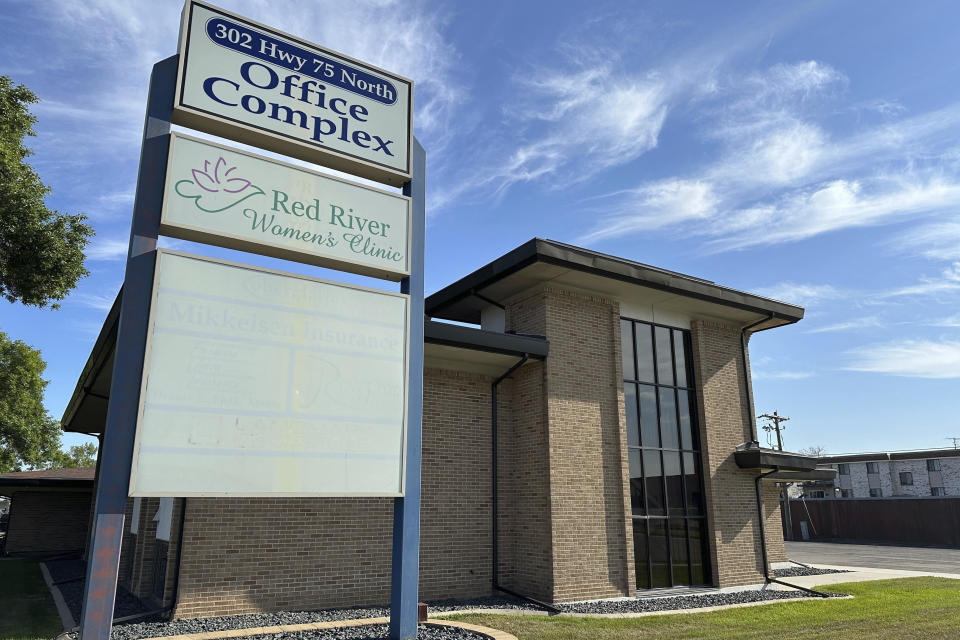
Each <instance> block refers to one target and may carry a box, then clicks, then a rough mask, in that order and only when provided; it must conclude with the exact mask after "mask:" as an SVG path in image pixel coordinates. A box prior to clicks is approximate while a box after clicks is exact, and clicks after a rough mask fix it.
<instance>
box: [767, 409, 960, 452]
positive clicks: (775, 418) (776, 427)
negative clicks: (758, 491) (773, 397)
mask: <svg viewBox="0 0 960 640" xmlns="http://www.w3.org/2000/svg"><path fill="white" fill-rule="evenodd" d="M760 417H761V418H766V419H767V420H769V421H770V422H772V423H773V424H765V425H763V427H761V428H762V429H763V430H764V431H766V432H767V433H769V432H771V431H776V432H777V449H779V450H780V451H783V437H782V436H781V435H780V432H781V431H783V430H784V429H786V427H783V426H780V423H781V422H786V421H787V420H789V419H790V418H788V417H787V416H781V415H780V414H778V413H777V412H776V411H774V412H773V413H772V414H770V413H765V414H763V415H762V416H760ZM958 440H960V438H958Z"/></svg>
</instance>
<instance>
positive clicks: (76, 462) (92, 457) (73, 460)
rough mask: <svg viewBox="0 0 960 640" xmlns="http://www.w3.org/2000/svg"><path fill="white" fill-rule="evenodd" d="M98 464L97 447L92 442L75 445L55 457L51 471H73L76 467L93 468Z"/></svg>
mask: <svg viewBox="0 0 960 640" xmlns="http://www.w3.org/2000/svg"><path fill="white" fill-rule="evenodd" d="M95 464H97V445H95V444H94V443H92V442H85V443H83V444H75V445H73V446H72V447H70V449H68V450H67V451H60V452H58V455H56V456H55V458H54V460H53V464H52V465H51V467H50V468H51V469H72V468H74V467H92V466H93V465H95Z"/></svg>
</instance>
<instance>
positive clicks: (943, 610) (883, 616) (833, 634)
mask: <svg viewBox="0 0 960 640" xmlns="http://www.w3.org/2000/svg"><path fill="white" fill-rule="evenodd" d="M826 589H829V590H830V591H832V592H835V593H848V594H850V595H853V596H855V598H854V599H853V600H850V599H844V600H841V599H839V598H838V599H833V600H816V601H812V600H808V601H803V602H781V603H775V604H770V605H762V606H756V607H742V608H736V609H726V610H723V611H716V612H711V613H693V614H675V615H664V616H650V617H645V618H632V619H630V618H628V619H624V618H620V619H615V618H570V617H552V618H551V617H542V616H515V615H514V616H509V615H461V616H450V617H451V618H452V619H456V620H462V621H464V622H471V623H474V624H480V625H483V626H487V627H492V628H494V629H501V630H503V631H507V632H509V633H512V634H514V635H515V636H517V638H519V640H548V639H549V640H613V639H614V638H616V639H617V640H632V639H634V638H637V639H639V638H643V640H652V639H655V638H671V639H672V638H704V639H707V638H709V639H710V640H722V639H724V638H737V639H749V638H756V639H760V638H763V639H764V640H769V639H776V640H782V639H784V638H828V639H829V640H846V639H850V640H864V639H866V638H895V639H897V640H904V639H908V638H910V639H912V638H937V639H940V638H960V580H949V579H946V578H906V579H901V580H881V581H873V582H851V583H845V584H835V585H830V586H829V587H826Z"/></svg>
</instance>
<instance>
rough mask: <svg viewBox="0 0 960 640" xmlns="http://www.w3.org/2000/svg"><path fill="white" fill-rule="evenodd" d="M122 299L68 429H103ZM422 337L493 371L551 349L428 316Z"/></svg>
mask: <svg viewBox="0 0 960 640" xmlns="http://www.w3.org/2000/svg"><path fill="white" fill-rule="evenodd" d="M120 299H121V294H120V293H118V294H117V298H116V300H114V303H113V307H111V309H110V312H109V313H108V314H107V319H106V320H105V321H104V324H103V327H102V328H101V330H100V334H99V336H98V337H97V341H96V342H95V343H94V346H93V350H92V351H91V352H90V356H89V357H88V358H87V362H86V364H85V365H84V367H83V370H82V371H81V373H80V378H79V380H78V381H77V385H76V387H75V388H74V390H73V395H72V396H71V397H70V402H69V403H67V408H66V410H65V411H64V413H63V418H62V419H61V425H62V427H63V430H64V431H70V432H75V433H86V434H90V435H96V434H100V433H102V432H103V429H104V425H105V424H106V421H107V404H108V401H109V397H110V385H111V382H112V380H113V358H114V351H115V349H116V342H117V324H118V322H119V317H120ZM424 342H425V345H424V361H425V366H427V367H439V368H446V369H454V370H459V371H467V372H472V373H478V374H483V375H491V376H499V375H500V374H502V373H503V372H504V371H506V370H507V369H509V368H510V367H511V366H513V365H514V364H516V362H517V359H518V358H521V357H523V356H524V355H527V356H529V357H530V358H532V359H539V360H542V359H544V358H546V357H547V354H548V353H549V351H550V344H549V342H547V340H546V338H544V337H542V336H528V335H517V334H510V333H497V332H493V331H483V330H482V329H477V328H473V327H464V326H459V325H454V324H449V323H445V322H435V321H432V320H425V321H424Z"/></svg>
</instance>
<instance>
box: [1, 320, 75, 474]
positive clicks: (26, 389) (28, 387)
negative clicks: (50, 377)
mask: <svg viewBox="0 0 960 640" xmlns="http://www.w3.org/2000/svg"><path fill="white" fill-rule="evenodd" d="M46 368H47V365H46V363H44V361H43V358H41V357H40V352H39V351H37V350H36V349H33V348H31V347H30V346H29V345H27V344H25V343H23V342H21V341H20V340H11V339H10V338H8V337H7V334H5V333H3V332H2V331H0V473H6V472H10V471H21V470H22V469H23V468H24V467H27V468H37V467H42V466H45V465H46V464H47V463H49V462H50V461H51V460H56V459H58V458H59V456H62V455H64V454H63V452H61V451H60V424H59V423H58V422H57V421H56V420H54V419H53V418H51V417H50V414H49V413H47V410H46V409H45V408H44V407H43V390H44V388H46V386H47V381H46V380H44V379H43V377H42V376H43V370H44V369H46Z"/></svg>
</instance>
